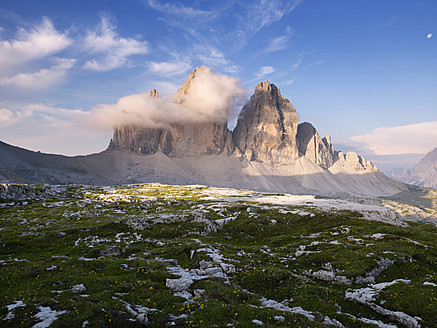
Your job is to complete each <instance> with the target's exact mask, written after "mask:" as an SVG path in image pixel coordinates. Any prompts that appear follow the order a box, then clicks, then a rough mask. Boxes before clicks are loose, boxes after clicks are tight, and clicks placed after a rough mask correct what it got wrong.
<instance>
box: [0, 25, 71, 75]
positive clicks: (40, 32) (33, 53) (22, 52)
mask: <svg viewBox="0 0 437 328" xmlns="http://www.w3.org/2000/svg"><path fill="white" fill-rule="evenodd" d="M71 43H72V41H71V40H70V39H69V38H68V36H67V35H66V34H62V33H59V32H58V31H57V30H56V29H55V28H54V26H53V23H52V21H51V20H49V19H48V18H46V17H44V18H43V20H42V22H41V24H40V25H38V26H36V27H34V28H32V29H28V30H26V29H23V28H21V29H19V31H18V35H17V38H16V39H12V40H2V41H0V76H6V75H8V74H10V72H11V71H13V69H14V68H15V67H16V66H18V65H22V64H23V63H25V62H28V61H32V60H36V59H41V58H44V57H47V56H50V55H53V54H55V53H57V52H59V51H61V50H63V49H65V48H66V47H67V46H69V45H70V44H71Z"/></svg>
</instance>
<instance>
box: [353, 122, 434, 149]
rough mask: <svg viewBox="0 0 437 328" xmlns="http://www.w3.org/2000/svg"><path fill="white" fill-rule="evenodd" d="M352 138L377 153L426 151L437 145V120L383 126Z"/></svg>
mask: <svg viewBox="0 0 437 328" xmlns="http://www.w3.org/2000/svg"><path fill="white" fill-rule="evenodd" d="M351 140H353V141H355V142H358V143H360V144H362V145H363V146H365V147H367V148H368V149H370V150H372V151H373V152H374V153H375V154H376V155H397V154H417V153H423V154H424V153H426V152H428V151H430V150H431V149H433V148H435V147H437V121H431V122H424V123H417V124H410V125H402V126H395V127H381V128H377V129H374V130H373V131H372V132H371V133H368V134H363V135H359V136H353V137H351Z"/></svg>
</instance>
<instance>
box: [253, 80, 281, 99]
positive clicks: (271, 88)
mask: <svg viewBox="0 0 437 328" xmlns="http://www.w3.org/2000/svg"><path fill="white" fill-rule="evenodd" d="M257 92H267V93H270V94H271V95H272V96H274V97H277V98H283V96H282V94H281V91H280V90H279V89H278V88H277V87H276V85H274V84H271V83H270V82H269V81H268V80H265V81H263V82H260V83H258V84H257V85H256V87H255V93H257Z"/></svg>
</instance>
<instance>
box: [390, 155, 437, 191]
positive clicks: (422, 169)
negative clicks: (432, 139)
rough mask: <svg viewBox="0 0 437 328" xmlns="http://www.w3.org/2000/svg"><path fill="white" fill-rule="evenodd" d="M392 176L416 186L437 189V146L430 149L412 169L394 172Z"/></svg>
mask: <svg viewBox="0 0 437 328" xmlns="http://www.w3.org/2000/svg"><path fill="white" fill-rule="evenodd" d="M392 177H393V179H395V180H398V181H401V182H404V183H408V184H412V185H415V186H420V187H427V188H433V189H437V147H436V148H434V149H433V150H431V151H429V152H428V153H427V154H426V155H425V156H424V157H423V158H422V159H421V160H420V161H419V162H418V163H417V164H416V165H415V166H414V167H413V169H412V170H404V171H403V172H401V173H397V172H393V173H392Z"/></svg>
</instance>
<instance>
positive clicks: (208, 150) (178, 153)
mask: <svg viewBox="0 0 437 328" xmlns="http://www.w3.org/2000/svg"><path fill="white" fill-rule="evenodd" d="M203 69H205V68H203V67H198V68H196V69H195V70H193V71H192V72H191V74H190V75H189V77H188V78H187V79H186V80H185V82H184V84H183V85H182V86H181V87H180V88H179V90H178V92H177V94H176V96H175V98H174V101H175V102H176V103H177V104H181V105H185V101H186V99H187V98H188V97H189V96H190V92H191V85H192V82H193V80H194V79H196V77H197V76H198V73H199V72H200V71H201V70H203ZM149 96H150V97H155V98H159V95H158V91H157V90H156V89H154V90H151V91H150V92H149ZM234 148H235V147H234V146H233V144H232V136H231V134H230V132H229V130H228V127H227V122H226V121H225V122H212V121H204V122H195V123H184V124H181V123H178V122H174V123H171V124H170V125H169V126H168V127H164V128H151V127H143V126H140V125H124V126H115V127H114V134H113V138H112V140H111V142H110V145H109V148H108V149H109V150H117V149H118V150H130V151H133V152H136V153H141V154H145V155H151V154H155V153H156V152H158V151H160V152H162V153H164V154H165V155H167V156H169V157H184V156H202V155H212V154H221V153H222V152H225V153H231V152H233V151H234Z"/></svg>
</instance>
